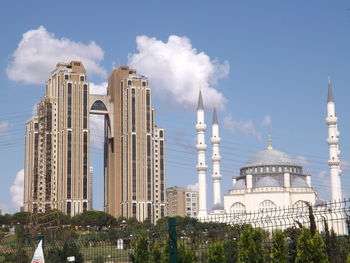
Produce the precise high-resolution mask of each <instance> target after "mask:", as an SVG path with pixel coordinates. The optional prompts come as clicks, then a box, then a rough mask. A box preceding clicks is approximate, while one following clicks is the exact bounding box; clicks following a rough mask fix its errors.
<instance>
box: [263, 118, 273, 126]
mask: <svg viewBox="0 0 350 263" xmlns="http://www.w3.org/2000/svg"><path fill="white" fill-rule="evenodd" d="M262 125H263V126H265V127H269V128H271V127H272V119H271V116H270V115H266V116H265V117H264V119H263V120H262Z"/></svg>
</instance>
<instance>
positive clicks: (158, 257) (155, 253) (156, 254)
mask: <svg viewBox="0 0 350 263" xmlns="http://www.w3.org/2000/svg"><path fill="white" fill-rule="evenodd" d="M151 262H153V263H161V262H163V253H162V251H161V250H160V248H159V246H158V244H154V246H153V248H152V250H151Z"/></svg>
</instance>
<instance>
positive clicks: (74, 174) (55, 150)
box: [24, 61, 91, 215]
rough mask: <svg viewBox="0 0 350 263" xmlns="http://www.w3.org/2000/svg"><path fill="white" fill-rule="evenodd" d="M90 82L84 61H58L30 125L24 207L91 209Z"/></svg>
mask: <svg viewBox="0 0 350 263" xmlns="http://www.w3.org/2000/svg"><path fill="white" fill-rule="evenodd" d="M88 105H89V83H88V81H87V77H86V72H85V69H84V66H83V64H82V63H81V62H78V61H72V62H70V63H68V64H66V63H58V64H57V67H56V69H55V70H54V71H52V73H51V77H50V79H49V80H48V81H47V83H46V94H45V97H44V99H43V100H41V101H40V102H39V103H38V105H37V116H35V117H34V118H33V119H32V120H30V121H29V122H28V123H27V124H26V134H25V169H24V174H25V178H24V180H25V181H24V185H25V191H24V209H25V211H33V212H45V211H47V210H50V209H59V210H61V211H63V212H65V213H67V214H68V215H75V214H77V213H81V212H83V211H85V210H88V209H90V200H91V198H90V171H89V169H88V168H89V162H90V161H89V142H90V131H89V110H88Z"/></svg>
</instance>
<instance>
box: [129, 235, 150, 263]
mask: <svg viewBox="0 0 350 263" xmlns="http://www.w3.org/2000/svg"><path fill="white" fill-rule="evenodd" d="M148 244H149V242H148V238H147V237H146V236H144V235H140V236H139V237H138V238H137V239H136V241H135V249H134V252H133V253H130V255H129V258H130V260H131V262H133V263H145V262H149V259H150V252H149V247H148Z"/></svg>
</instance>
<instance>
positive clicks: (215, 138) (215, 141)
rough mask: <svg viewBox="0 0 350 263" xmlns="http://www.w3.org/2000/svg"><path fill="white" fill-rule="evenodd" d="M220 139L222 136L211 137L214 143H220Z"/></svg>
mask: <svg viewBox="0 0 350 263" xmlns="http://www.w3.org/2000/svg"><path fill="white" fill-rule="evenodd" d="M220 141H221V138H220V137H212V138H211V142H212V143H216V144H219V143H220Z"/></svg>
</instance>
